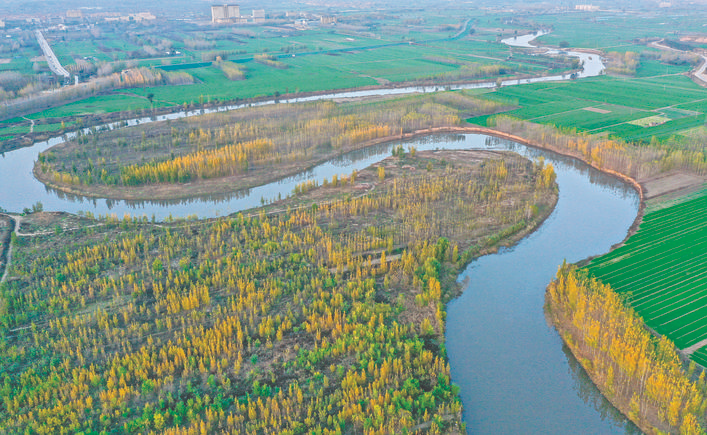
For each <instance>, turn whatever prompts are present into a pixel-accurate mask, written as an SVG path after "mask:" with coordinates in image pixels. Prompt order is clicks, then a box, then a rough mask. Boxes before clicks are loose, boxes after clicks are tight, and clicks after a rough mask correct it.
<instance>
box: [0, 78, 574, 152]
mask: <svg viewBox="0 0 707 435" xmlns="http://www.w3.org/2000/svg"><path fill="white" fill-rule="evenodd" d="M578 71H579V70H567V71H566V72H565V73H563V74H562V75H563V76H565V75H566V76H568V77H569V76H570V75H571V74H575V73H578ZM545 77H549V76H548V75H544V74H541V75H530V74H517V75H512V76H507V77H506V76H504V77H502V79H503V81H504V83H506V84H510V82H513V81H518V82H521V81H522V82H526V81H533V80H538V79H543V78H545ZM494 86H496V82H495V81H489V80H488V79H476V80H446V81H439V80H412V81H406V82H394V83H387V84H380V85H368V86H360V87H354V88H341V89H329V90H321V91H313V92H298V93H287V94H281V95H268V96H262V97H254V98H244V99H235V100H226V101H221V100H219V99H218V98H214V99H213V101H210V102H205V103H202V104H197V103H192V104H189V105H174V106H167V107H155V108H151V109H139V110H132V111H120V112H109V113H101V114H90V115H81V116H63V117H50V118H42V119H29V118H25V116H27V115H31V114H27V113H23V114H21V115H19V117H22V119H24V121H23V122H20V123H14V124H8V125H7V126H30V125H31V126H32V127H33V129H34V127H36V126H41V125H45V124H46V125H51V124H54V125H61V124H62V123H63V125H64V126H65V127H64V128H63V129H59V130H55V131H41V132H33V131H30V132H29V133H26V134H23V135H20V136H16V137H13V138H11V139H5V140H2V141H0V153H5V152H10V151H13V150H16V149H19V148H24V147H28V146H32V145H33V144H34V143H36V142H41V141H46V140H49V139H50V138H52V137H57V136H60V135H63V134H68V133H74V132H76V131H78V130H82V129H84V128H91V127H92V126H98V125H104V124H112V123H121V122H123V121H127V120H131V119H136V118H148V119H149V118H156V117H160V116H167V117H168V116H170V115H175V114H179V113H184V112H191V113H199V112H204V113H212V112H217V111H222V109H223V110H233V109H237V108H242V107H249V106H259V105H266V104H278V103H290V102H298V101H309V100H314V99H327V98H326V97H330V99H337V98H341V99H348V98H358V97H360V96H365V95H360V94H372V95H370V96H373V97H375V96H381V95H386V93H385V91H390V93H391V94H393V95H406V94H414V93H428V92H437V91H442V90H460V89H469V88H472V89H473V88H482V87H485V88H492V87H494ZM400 91H404V92H400ZM118 92H119V93H125V92H126V90H120V91H118ZM105 95H111V93H106V94H105ZM77 101H81V100H70V101H67V102H66V104H70V103H76V102H77Z"/></svg>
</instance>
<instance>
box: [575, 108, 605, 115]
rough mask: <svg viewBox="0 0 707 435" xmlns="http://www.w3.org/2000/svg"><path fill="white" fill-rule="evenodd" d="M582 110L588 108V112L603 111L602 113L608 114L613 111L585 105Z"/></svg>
mask: <svg viewBox="0 0 707 435" xmlns="http://www.w3.org/2000/svg"><path fill="white" fill-rule="evenodd" d="M582 110H586V111H587V112H594V113H601V114H602V115H606V114H607V113H611V110H605V109H598V108H596V107H585V108H583V109H582Z"/></svg>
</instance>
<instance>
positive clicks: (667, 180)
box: [641, 172, 707, 199]
mask: <svg viewBox="0 0 707 435" xmlns="http://www.w3.org/2000/svg"><path fill="white" fill-rule="evenodd" d="M705 182H707V179H705V178H704V177H700V176H698V175H694V174H689V173H685V172H670V173H667V174H661V175H657V176H655V177H651V178H649V179H647V180H644V181H642V182H641V185H642V186H643V190H644V192H645V198H646V199H655V198H657V197H659V196H664V195H666V194H679V195H683V194H686V193H690V192H691V191H693V190H697V189H699V188H701V187H702V186H703V185H704V184H705Z"/></svg>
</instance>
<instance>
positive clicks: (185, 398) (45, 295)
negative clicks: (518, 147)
mask: <svg viewBox="0 0 707 435" xmlns="http://www.w3.org/2000/svg"><path fill="white" fill-rule="evenodd" d="M373 186H374V187H375V189H370V188H371V187H373ZM362 188H363V189H366V188H368V189H369V191H368V192H367V193H359V192H361V189H362ZM303 190H304V193H302V191H303ZM298 192H299V193H298V194H297V195H296V197H295V198H294V199H297V200H298V201H299V203H298V204H299V206H297V207H295V208H292V204H293V203H292V202H291V201H293V200H294V199H290V200H283V201H282V202H281V203H278V204H273V205H271V207H275V206H277V207H279V208H280V211H279V212H271V213H267V214H266V213H265V212H264V211H260V212H258V211H255V212H254V214H251V215H245V214H238V215H237V216H231V217H227V218H222V219H217V220H210V221H178V222H173V223H169V222H168V223H164V224H159V225H157V224H152V223H149V222H147V220H146V219H139V218H130V217H128V216H126V217H125V218H124V219H122V220H119V219H117V218H115V217H109V218H104V219H103V221H102V222H100V223H101V225H99V226H95V225H93V226H89V225H84V226H82V227H81V228H79V229H76V230H73V231H71V232H70V231H68V230H67V231H62V230H61V228H59V227H57V228H58V229H57V230H56V231H54V233H53V234H51V235H37V236H35V237H29V236H26V237H25V236H20V237H16V238H15V239H14V242H13V243H14V244H15V246H14V247H15V249H14V253H13V262H12V265H11V267H10V270H9V278H8V281H7V282H6V283H5V284H4V285H2V286H0V334H1V335H0V337H1V339H0V357H1V358H2V361H3V371H2V374H1V375H0V377H1V378H2V379H1V380H0V385H1V387H0V396H2V401H3V407H2V409H1V410H0V431H3V432H8V433H11V432H34V433H78V432H83V433H99V432H106V433H108V432H115V433H135V432H142V433H151V432H161V433H168V434H187V433H189V434H191V433H207V432H218V431H227V432H237V433H252V434H256V433H257V434H261V433H273V432H277V433H284V434H301V433H318V434H340V433H351V432H357V433H366V434H379V433H423V432H424V433H441V432H448V433H458V432H460V431H463V430H464V429H463V424H462V423H461V412H460V411H461V403H460V402H459V399H458V397H457V390H456V387H455V386H453V385H452V384H451V383H450V374H449V366H448V363H447V361H446V354H445V347H444V335H443V334H444V328H445V313H446V311H445V303H446V302H447V301H448V300H449V299H450V298H451V297H453V296H454V295H456V294H457V293H458V284H457V283H456V281H455V278H456V276H457V272H458V270H459V268H460V267H462V266H463V265H464V264H465V263H467V262H469V261H470V260H471V259H472V258H474V257H475V256H477V255H480V254H482V253H484V252H488V251H489V250H492V249H495V247H496V246H499V245H500V244H505V243H511V242H512V241H513V240H517V239H518V238H520V237H522V236H523V235H525V234H527V233H528V232H529V231H530V230H531V229H532V228H533V227H534V226H535V225H537V224H538V223H539V221H540V220H541V219H543V218H544V217H545V216H547V214H549V212H550V210H551V209H552V206H553V204H554V201H555V200H556V187H555V183H554V172H553V169H552V167H551V166H549V165H544V164H543V162H542V161H539V162H536V163H532V162H530V161H528V160H525V159H522V158H520V157H518V156H515V155H513V154H506V153H500V152H470V151H459V152H438V153H433V152H429V153H415V150H414V149H411V150H409V152H405V150H403V149H402V148H398V149H397V150H396V152H395V156H394V157H390V158H389V159H387V160H385V161H383V162H382V163H381V164H379V165H378V166H377V167H375V168H371V169H368V170H364V171H360V172H359V173H357V174H355V176H347V177H343V178H339V177H336V178H335V179H334V180H331V182H328V183H327V185H326V186H321V187H318V188H312V189H309V188H307V189H302V188H300V189H298ZM325 199H328V200H325ZM41 215H42V214H41V213H35V214H30V215H29V217H30V218H33V216H41ZM46 226H47V227H48V228H49V229H52V228H53V227H52V223H51V220H49V222H47V223H46ZM38 232H41V231H38Z"/></svg>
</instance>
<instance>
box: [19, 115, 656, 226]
mask: <svg viewBox="0 0 707 435" xmlns="http://www.w3.org/2000/svg"><path fill="white" fill-rule="evenodd" d="M445 133H447V134H485V135H489V136H494V137H498V138H501V139H507V140H510V141H513V142H517V143H521V144H524V145H528V146H531V147H534V148H538V149H545V150H550V151H553V152H556V153H558V154H560V155H563V156H567V157H572V158H576V159H578V160H581V161H583V162H584V163H586V164H588V165H590V166H592V167H593V168H595V169H598V170H600V171H602V172H604V173H606V174H608V175H611V176H613V177H615V178H618V179H620V180H622V181H624V182H626V183H628V184H630V185H631V186H633V187H634V189H636V191H637V192H638V193H639V195H640V198H641V204H642V205H641V209H640V212H639V217H637V218H636V222H635V225H634V226H633V227H632V232H631V234H633V232H635V230H636V229H637V228H638V225H639V224H640V216H642V213H643V209H644V208H645V204H644V193H643V188H642V186H641V185H640V183H638V182H637V181H636V180H634V179H632V178H630V177H628V176H626V175H624V174H621V173H619V172H616V171H612V170H610V169H606V168H601V167H598V166H597V165H595V164H593V163H592V162H589V161H586V160H585V159H584V158H583V156H582V155H579V154H578V153H571V152H568V151H567V150H562V149H557V148H556V147H549V146H547V145H545V144H541V143H538V142H535V141H532V140H528V139H526V138H523V137H520V136H517V135H515V134H512V133H508V132H503V131H499V130H494V129H491V128H486V127H476V126H447V127H433V128H426V129H421V130H416V131H414V132H410V133H403V134H397V135H391V136H386V137H382V138H378V139H372V140H369V141H365V142H361V143H359V144H356V145H355V146H352V147H349V148H347V149H345V150H342V152H341V153H339V154H337V155H333V156H332V155H327V156H325V157H322V158H318V159H312V160H309V161H307V162H296V163H290V164H287V165H284V168H283V167H280V168H279V169H278V171H277V174H276V175H273V174H272V171H263V170H261V171H259V173H258V174H257V175H255V176H252V175H250V176H249V175H248V174H244V175H238V176H230V177H222V178H214V179H204V180H197V181H194V182H190V183H184V184H176V183H170V184H168V183H162V184H157V185H144V186H138V187H125V186H120V187H115V186H105V185H71V184H67V183H58V182H56V181H55V180H52V179H51V176H50V175H49V174H46V173H43V172H42V171H41V170H40V166H39V164H38V163H35V165H34V169H33V174H34V176H35V177H36V178H37V179H38V180H39V181H41V182H42V183H44V184H45V185H46V186H48V187H50V188H52V189H56V190H58V191H61V192H64V193H67V194H71V195H78V196H85V197H89V198H109V199H122V200H131V201H158V200H179V199H188V198H192V197H196V196H202V195H203V196H208V195H219V194H220V195H223V194H228V193H234V192H237V191H239V190H245V189H251V188H254V187H257V186H261V185H264V184H267V183H272V182H275V181H277V180H280V179H283V178H286V177H290V176H293V175H295V174H298V173H301V172H303V171H307V170H309V169H311V168H312V167H314V166H317V165H319V164H321V163H322V162H324V161H327V160H330V159H332V158H336V157H337V156H340V155H343V154H344V153H346V152H350V151H354V150H359V149H364V148H368V147H371V146H374V145H379V144H385V143H391V142H396V141H403V140H410V139H414V138H419V137H424V136H429V135H433V134H445ZM249 172H250V171H249Z"/></svg>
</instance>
